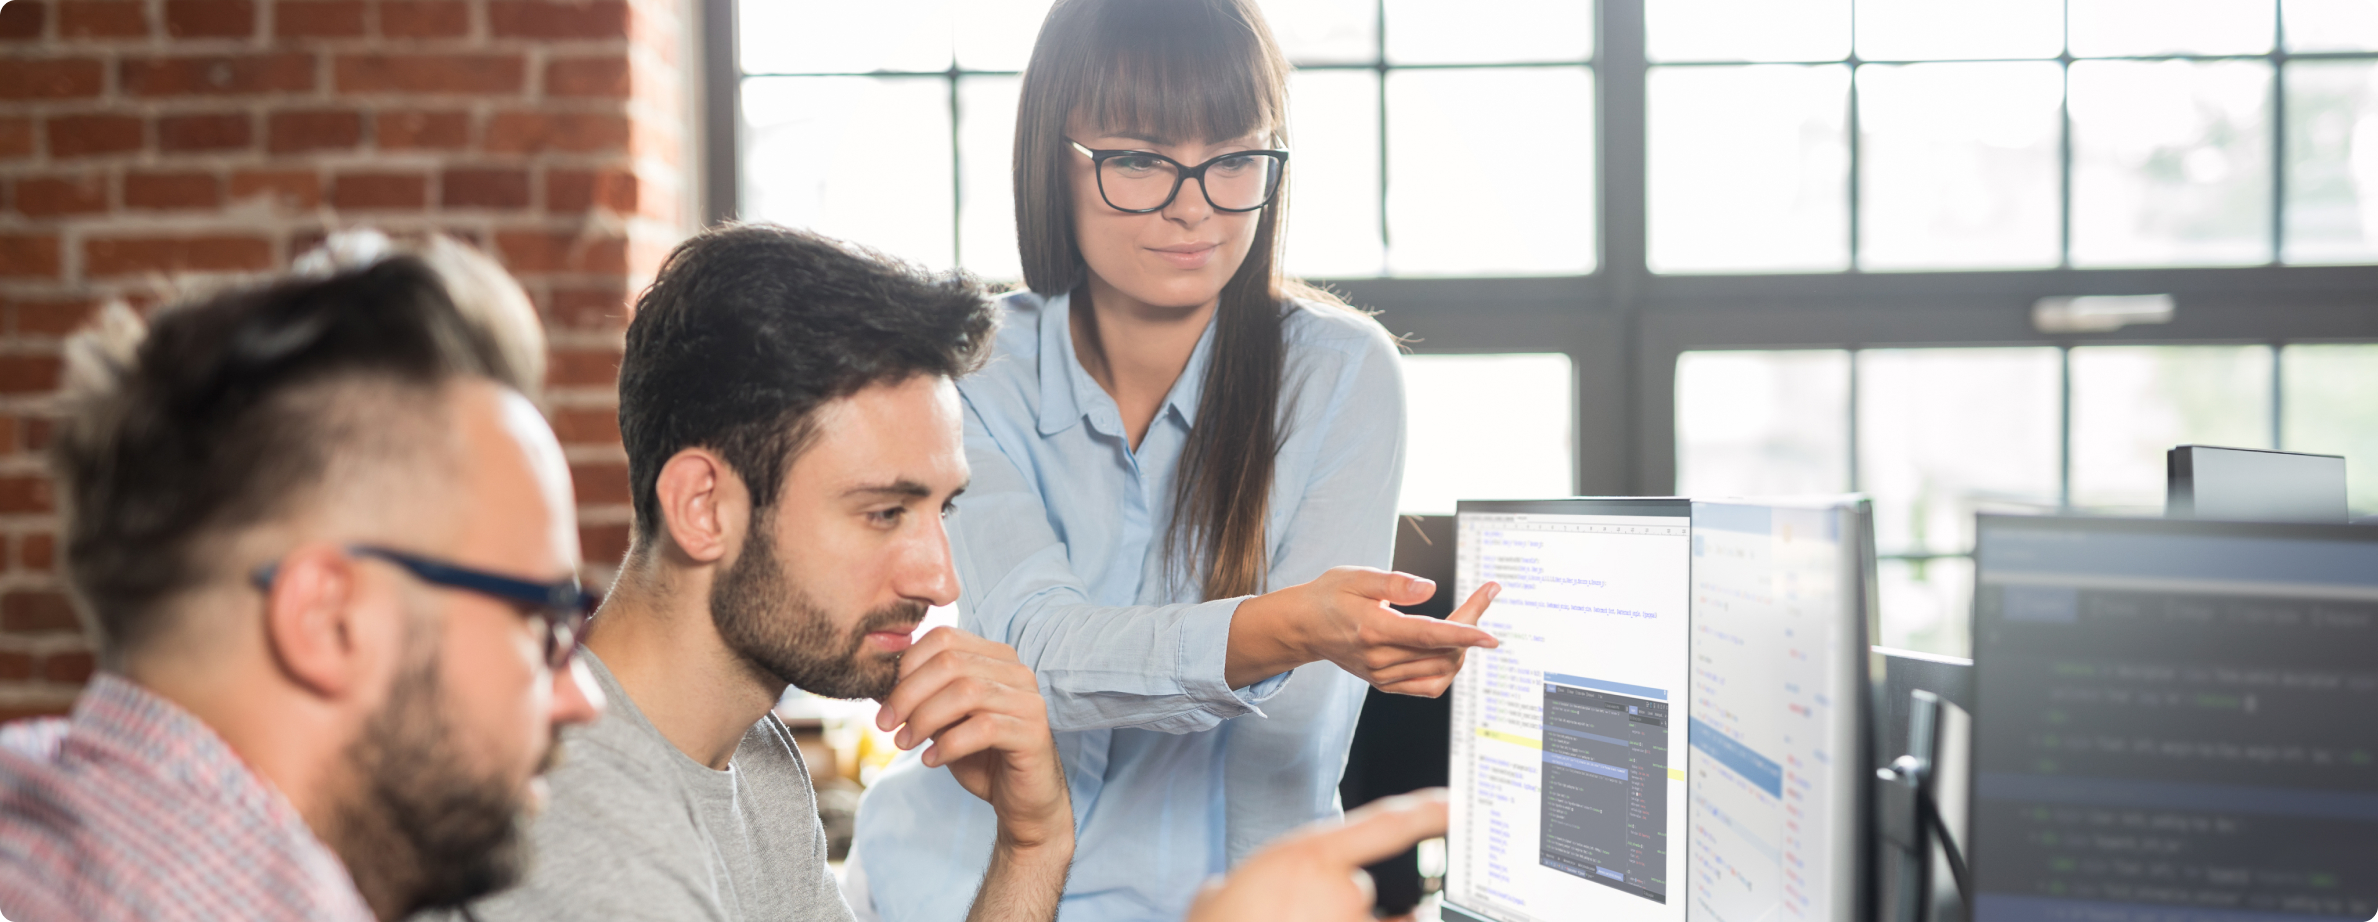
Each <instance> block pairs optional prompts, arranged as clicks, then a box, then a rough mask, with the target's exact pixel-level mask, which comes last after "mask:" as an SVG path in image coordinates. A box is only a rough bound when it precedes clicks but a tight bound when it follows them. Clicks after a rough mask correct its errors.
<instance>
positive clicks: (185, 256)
mask: <svg viewBox="0 0 2378 922" xmlns="http://www.w3.org/2000/svg"><path fill="white" fill-rule="evenodd" d="M269 268H272V243H271V242H270V241H267V240H265V239H264V238H262V237H242V236H206V237H104V238H100V239H96V240H85V241H83V272H84V273H85V274H86V275H89V276H91V277H93V278H98V277H104V276H111V275H139V274H143V273H149V272H160V273H167V274H170V273H174V272H252V271H256V270H260V269H269Z"/></svg>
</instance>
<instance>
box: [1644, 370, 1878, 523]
mask: <svg viewBox="0 0 2378 922" xmlns="http://www.w3.org/2000/svg"><path fill="white" fill-rule="evenodd" d="M1849 424H1850V354H1849V353H1848V352H1845V351H1842V350H1839V349H1801V350H1791V351H1779V352H1687V353H1685V354H1684V355H1682V356H1679V357H1678V358H1677V360H1676V492H1677V493H1679V494H1682V495H1686V496H1697V497H1716V496H1753V495H1764V496H1774V495H1779V494H1795V493H1841V492H1845V491H1847V490H1848V489H1849V488H1850V432H1849Z"/></svg>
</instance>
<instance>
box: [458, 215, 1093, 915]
mask: <svg viewBox="0 0 2378 922" xmlns="http://www.w3.org/2000/svg"><path fill="white" fill-rule="evenodd" d="M991 333H992V313H991V308H990V306H989V302H988V301H987V300H986V299H985V298H984V297H983V296H982V293H981V291H980V289H978V288H977V287H975V286H974V285H973V284H971V283H969V282H967V281H965V280H964V279H963V278H961V277H956V276H949V277H936V276H931V275H927V274H924V273H921V272H918V271H916V270H913V269H909V268H907V267H904V266H901V265H898V264H895V263H892V262H889V261H886V260H884V259H881V258H880V257H876V256H873V255H870V254H867V253H864V252H860V251H857V250H855V249H852V248H848V247H846V246H843V245H841V244H838V243H836V242H834V241H831V240H827V239H825V238H821V237H817V236H814V235H810V234H806V233H801V232H797V231H791V230H786V229H784V228H778V227H769V226H763V225H745V226H731V227H724V228H718V229H714V230H711V231H709V232H706V233H704V234H702V235H701V236H698V237H696V238H694V239H692V240H690V241H687V242H686V243H685V244H683V245H682V246H680V247H679V248H678V249H677V250H676V251H675V252H674V253H672V254H670V256H669V259H668V261H667V262H666V263H665V264H664V265H663V266H662V268H661V270H660V273H659V275H658V277H657V278H656V279H655V280H654V282H653V284H652V287H651V288H650V289H648V290H647V291H646V292H645V293H644V295H643V296H642V297H641V298H640V299H639V300H638V301H637V304H636V311H635V319H634V321H633V322H632V323H631V324H630V326H629V328H628V334H627V353H626V355H625V357H624V358H623V360H622V362H621V367H620V377H619V421H620V431H621V435H622V440H623V442H624V444H625V446H626V449H627V454H628V477H629V490H630V494H631V497H632V498H633V500H634V503H635V514H636V524H635V530H634V539H633V541H632V544H631V547H630V549H629V551H628V555H627V560H626V561H625V563H624V564H623V565H622V568H621V573H620V577H619V580H618V582H617V583H616V584H615V586H614V587H613V590H612V593H611V595H610V597H609V598H608V599H607V600H606V602H605V603H604V605H603V608H602V610H601V611H600V612H598V613H597V614H596V616H595V618H594V621H593V623H592V626H591V628H590V629H589V635H588V638H587V641H586V655H585V656H584V657H583V659H584V660H585V661H586V663H587V665H588V667H589V669H590V671H591V672H592V673H593V674H594V677H595V680H596V682H597V684H598V686H599V687H600V688H601V690H602V691H603V692H605V693H606V694H607V696H608V698H609V700H610V702H611V707H610V709H609V710H608V711H607V712H606V713H605V715H604V716H603V718H602V719H601V720H600V721H598V722H596V723H593V724H590V725H587V726H585V727H579V728H574V729H573V730H571V731H570V732H569V733H567V734H565V736H564V738H565V740H567V741H568V744H569V746H570V753H571V757H570V760H569V761H568V762H566V763H564V764H563V765H562V766H561V767H560V768H559V769H557V770H556V771H555V772H554V773H553V775H552V778H551V785H552V792H553V795H552V804H551V807H550V809H549V810H547V811H546V813H545V814H544V815H543V816H542V817H540V818H539V819H538V821H537V822H536V823H535V825H534V827H533V829H532V832H531V838H532V841H533V842H534V843H535V844H536V845H537V847H538V853H539V856H540V860H539V863H538V865H537V867H536V868H535V870H534V871H533V872H532V873H531V874H530V876H529V878H528V880H527V882H526V883H525V884H524V885H523V886H522V887H521V888H519V889H517V890H514V891H512V892H509V893H506V894H504V895H501V896H498V897H495V898H492V899H489V900H486V901H483V902H481V903H479V904H477V905H474V906H472V907H471V912H472V913H474V914H475V915H476V916H477V917H478V918H479V919H482V920H487V922H496V920H528V919H555V920H562V919H627V918H634V919H685V920H733V919H816V920H834V922H841V920H848V919H850V918H851V910H850V908H849V907H848V905H847V904H846V903H845V902H844V901H843V899H842V896H841V892H840V890H839V889H838V887H837V885H836V883H835V881H834V878H833V876H832V875H831V874H830V873H829V872H828V870H827V867H826V839H825V834H824V831H823V829H822V828H820V826H819V823H818V818H817V805H816V799H815V793H814V791H813V790H812V789H811V786H810V781H809V776H808V773H807V771H806V769H805V768H804V767H803V765H802V763H801V760H800V755H799V752H798V750H797V749H796V748H795V746H794V744H793V739H792V735H791V734H790V733H789V732H788V731H787V730H786V729H785V727H784V725H783V724H782V723H780V722H779V721H777V719H776V718H775V717H774V716H773V715H772V714H771V708H772V706H773V705H774V704H775V702H776V700H777V699H778V697H779V696H781V695H782V694H783V693H784V690H785V688H786V687H787V686H788V685H790V686H796V687H799V688H801V689H803V690H806V691H809V692H812V693H815V694H819V695H824V696H828V697H837V698H874V699H876V700H878V701H880V702H882V703H883V707H882V712H881V716H880V717H879V719H878V721H877V722H878V724H879V725H881V726H883V727H885V728H886V729H890V728H893V727H900V730H899V733H898V734H897V735H896V736H895V742H896V743H897V744H898V745H900V746H901V747H902V748H913V747H915V746H918V745H922V744H925V743H927V742H931V744H932V748H931V749H928V750H926V752H925V753H924V755H923V758H924V760H925V763H926V764H928V765H934V766H941V765H948V766H950V768H951V770H952V774H953V776H954V777H956V779H957V780H958V781H959V782H960V783H961V784H963V785H964V786H965V787H966V788H967V789H968V790H969V791H971V792H973V793H974V794H975V795H976V796H978V797H981V798H983V799H985V800H987V801H989V802H990V804H991V807H992V810H993V812H994V813H995V814H997V817H998V823H999V836H998V839H997V844H996V845H995V847H994V849H993V854H992V856H991V861H990V871H989V873H988V874H987V875H986V876H985V877H984V879H983V881H982V883H981V886H980V888H979V889H978V890H977V891H976V896H975V899H974V902H973V905H972V917H973V918H975V919H1002V920H1008V919H1012V920H1040V922H1046V920H1048V919H1050V918H1052V917H1053V916H1054V915H1055V912H1056V905H1057V897H1058V894H1059V893H1060V892H1061V891H1062V890H1063V888H1064V881H1065V868H1066V866H1067V864H1068V863H1069V862H1070V861H1071V859H1072V855H1073V813H1072V810H1071V807H1070V805H1069V804H1068V802H1067V799H1066V798H1067V795H1066V787H1065V781H1064V778H1063V775H1062V772H1061V770H1060V768H1059V765H1058V761H1057V754H1056V749H1055V743H1054V741H1053V739H1052V738H1051V736H1050V734H1049V725H1048V717H1047V705H1046V703H1045V702H1044V701H1043V700H1042V698H1041V696H1040V692H1039V688H1038V685H1037V683H1036V681H1035V679H1034V677H1033V675H1032V673H1031V671H1030V670H1029V669H1027V668H1025V667H1024V666H1023V665H1022V664H1021V663H1020V662H1019V661H1018V660H1017V658H1016V654H1015V651H1014V650H1012V649H1010V648H1009V647H1007V646H1005V645H1003V644H998V643H993V642H991V641H987V640H983V639H981V638H978V637H974V636H971V635H968V634H966V633H963V632H961V631H958V630H956V629H954V628H937V629H935V630H933V631H931V632H928V633H927V634H925V636H924V637H923V638H921V639H917V640H915V641H914V643H913V645H912V643H911V639H910V638H911V634H912V632H914V631H915V630H916V629H917V627H918V625H919V624H920V622H922V621H923V619H924V616H925V610H926V608H927V607H928V606H932V605H947V604H950V603H951V602H953V601H955V600H956V599H957V597H958V581H957V574H956V573H955V571H954V570H953V568H952V564H951V559H950V551H949V541H948V538H947V535H946V534H945V533H944V531H943V528H942V516H943V514H944V513H945V512H947V511H948V509H949V508H950V505H951V501H952V499H953V498H955V497H956V496H957V494H958V493H959V491H961V490H962V489H964V488H965V486H966V482H967V479H968V473H967V466H966V456H965V451H964V447H963V445H962V442H961V427H960V415H959V414H960V409H959V401H958V392H957V389H956V388H955V387H954V386H953V385H952V384H951V379H952V378H954V377H956V376H958V375H960V374H963V373H965V372H966V371H968V370H970V369H972V368H973V367H974V366H975V365H976V364H978V363H979V362H980V361H981V357H982V355H983V354H984V352H985V350H986V348H987V346H988V345H989V342H990V339H991ZM903 725H905V726H903Z"/></svg>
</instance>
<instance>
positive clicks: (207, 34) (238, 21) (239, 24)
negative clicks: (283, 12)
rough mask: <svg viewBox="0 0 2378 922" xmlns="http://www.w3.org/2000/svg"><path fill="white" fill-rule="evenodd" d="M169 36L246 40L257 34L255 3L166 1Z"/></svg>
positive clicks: (234, 1)
mask: <svg viewBox="0 0 2378 922" xmlns="http://www.w3.org/2000/svg"><path fill="white" fill-rule="evenodd" d="M165 34H167V35H171V36H173V37H175V38H246V37H248V36H251V35H254V34H256V4H255V3H254V2H252V0H165Z"/></svg>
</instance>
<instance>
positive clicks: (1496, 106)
mask: <svg viewBox="0 0 2378 922" xmlns="http://www.w3.org/2000/svg"><path fill="white" fill-rule="evenodd" d="M1593 123H1594V80H1593V73H1592V72H1591V71H1589V70H1587V69H1586V68H1583V67H1512V68H1496V69H1491V70H1405V71H1391V72H1389V73H1388V75H1387V171H1388V175H1387V221H1388V224H1387V260H1388V267H1389V269H1390V270H1391V271H1393V272H1394V273H1395V274H1397V275H1496V274H1540V275H1564V274H1570V273H1584V272H1590V271H1592V270H1593V265H1594V221H1595V219H1594V135H1593Z"/></svg>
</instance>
